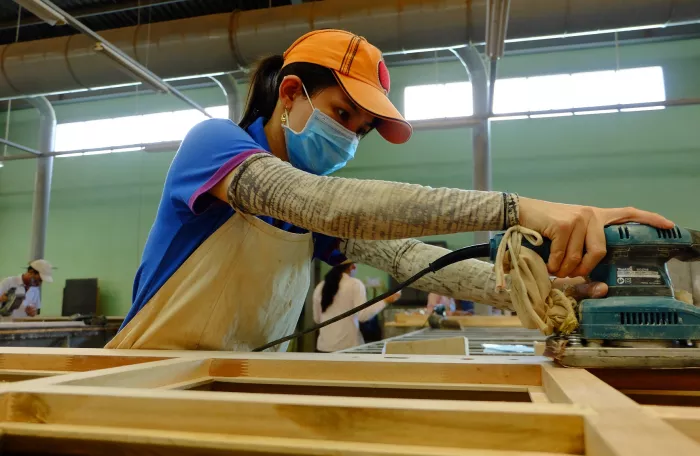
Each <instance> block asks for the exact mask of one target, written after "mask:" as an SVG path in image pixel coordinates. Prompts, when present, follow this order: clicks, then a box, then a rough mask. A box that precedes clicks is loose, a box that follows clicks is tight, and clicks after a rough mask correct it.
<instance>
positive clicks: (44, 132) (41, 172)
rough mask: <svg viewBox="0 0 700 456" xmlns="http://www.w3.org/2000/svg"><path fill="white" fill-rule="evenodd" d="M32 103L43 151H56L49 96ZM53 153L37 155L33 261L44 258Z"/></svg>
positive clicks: (33, 219) (47, 152)
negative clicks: (35, 111)
mask: <svg viewBox="0 0 700 456" xmlns="http://www.w3.org/2000/svg"><path fill="white" fill-rule="evenodd" d="M28 100H29V102H30V103H31V104H32V105H33V106H34V107H35V108H36V109H38V110H39V151H40V152H41V153H42V154H49V153H51V152H53V148H54V139H55V136H56V113H55V112H54V110H53V106H51V103H49V101H48V100H47V99H46V98H45V97H36V98H29V99H28ZM52 175H53V156H50V155H46V156H41V157H39V158H37V161H36V177H35V180H34V203H33V206H32V240H31V250H30V254H29V261H33V260H37V259H40V258H44V247H45V245H46V226H47V223H48V219H49V199H50V198H51V177H52Z"/></svg>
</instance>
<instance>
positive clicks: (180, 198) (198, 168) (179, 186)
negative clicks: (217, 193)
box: [164, 119, 267, 214]
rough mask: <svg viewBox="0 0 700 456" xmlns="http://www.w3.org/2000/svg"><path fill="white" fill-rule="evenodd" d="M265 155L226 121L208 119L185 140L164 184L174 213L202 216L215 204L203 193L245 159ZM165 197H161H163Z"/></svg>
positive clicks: (247, 136)
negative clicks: (174, 209) (174, 210)
mask: <svg viewBox="0 0 700 456" xmlns="http://www.w3.org/2000/svg"><path fill="white" fill-rule="evenodd" d="M264 152H267V151H266V150H264V149H263V147H262V146H260V145H259V144H258V143H256V142H255V141H254V140H253V138H252V137H251V136H250V135H249V134H248V133H247V132H246V131H245V130H243V129H242V128H241V127H239V126H238V125H236V124H235V123H233V122H232V121H230V120H228V119H209V120H205V121H203V122H200V123H199V124H197V125H195V126H194V127H193V128H192V129H191V130H190V131H189V132H188V133H187V135H186V136H185V139H184V140H183V141H182V144H181V145H180V148H179V149H178V151H177V154H176V155H175V158H174V159H173V162H172V164H171V165H170V170H169V171H168V176H167V178H166V181H165V191H166V192H168V194H169V196H170V199H171V200H172V201H173V203H174V205H175V207H176V208H177V209H178V210H184V211H186V210H189V211H191V212H192V213H194V214H200V213H202V212H204V211H205V210H206V209H207V208H208V207H209V206H211V205H212V204H214V203H215V202H217V200H216V198H214V197H213V196H211V195H209V194H208V193H207V192H208V191H209V190H211V189H212V188H213V187H214V186H216V184H218V183H219V182H220V181H221V179H223V178H224V177H226V175H228V174H229V173H230V172H231V171H233V170H234V169H235V168H236V167H237V166H238V165H240V164H241V163H243V161H245V159H246V158H248V157H249V156H251V155H253V154H256V153H264ZM164 196H165V195H164Z"/></svg>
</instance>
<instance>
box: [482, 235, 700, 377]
mask: <svg viewBox="0 0 700 456" xmlns="http://www.w3.org/2000/svg"><path fill="white" fill-rule="evenodd" d="M502 237H503V235H502V234H499V235H496V236H495V237H494V238H493V239H492V240H491V246H490V251H491V259H492V260H493V259H495V255H496V251H497V249H498V245H499V244H500V242H501V239H502ZM605 238H606V242H607V254H606V256H605V258H604V259H603V260H602V261H601V262H600V263H599V264H598V265H597V266H596V267H595V269H594V270H593V271H592V273H591V275H590V278H591V280H594V281H597V282H605V283H606V284H607V285H608V290H609V291H608V295H607V296H606V297H605V298H602V299H584V300H583V301H581V302H580V304H579V308H578V318H579V328H578V330H577V331H576V332H575V333H573V334H570V335H568V336H564V335H562V334H554V335H552V336H551V337H549V339H548V340H547V347H546V351H545V354H546V355H548V356H550V357H552V358H553V359H555V360H556V361H558V362H559V363H560V364H563V365H565V366H572V367H631V368H632V367H634V368H638V367H665V368H672V367H700V308H698V307H695V306H693V305H690V304H686V303H684V302H681V301H679V300H677V299H675V298H674V291H673V285H672V284H671V280H670V279H669V276H668V269H667V266H666V263H667V262H668V261H669V260H671V259H673V258H675V259H678V260H681V261H700V231H693V230H688V229H684V228H679V227H674V228H673V229H669V230H659V229H656V228H652V227H650V226H647V225H639V224H632V223H629V224H624V225H611V226H608V227H606V228H605ZM523 245H524V246H526V247H529V248H531V249H532V250H534V251H535V252H537V253H538V254H539V255H540V256H541V257H542V258H543V259H544V260H545V261H547V259H548V258H549V249H550V247H551V243H550V241H548V240H545V242H544V243H543V244H542V245H541V246H537V247H535V246H532V245H529V244H528V243H526V242H523Z"/></svg>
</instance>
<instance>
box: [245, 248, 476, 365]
mask: <svg viewBox="0 0 700 456" xmlns="http://www.w3.org/2000/svg"><path fill="white" fill-rule="evenodd" d="M489 253H490V245H489V244H477V245H471V246H469V247H464V248H461V249H458V250H455V251H453V252H450V253H447V254H445V255H443V256H441V257H440V258H438V259H437V260H435V261H433V262H432V263H430V264H429V265H428V266H427V267H426V268H425V269H422V270H420V271H419V272H418V273H416V274H414V275H413V276H411V277H410V278H408V279H406V280H405V281H403V282H401V283H400V284H398V285H396V286H395V287H394V288H393V289H391V290H389V291H387V292H386V293H382V294H380V295H379V296H377V297H375V298H372V299H370V300H369V301H367V302H366V303H364V304H362V305H359V306H357V307H355V308H354V309H351V310H348V311H347V312H344V313H342V314H340V315H336V316H335V317H333V318H331V319H330V320H326V321H324V322H322V323H318V324H315V325H313V326H309V327H308V328H306V329H302V330H299V331H296V332H295V333H293V334H290V335H288V336H284V337H281V338H279V339H276V340H273V341H272V342H268V343H266V344H265V345H261V346H260V347H257V348H255V349H253V351H254V352H261V351H263V350H267V349H268V348H272V347H274V346H275V345H279V344H281V343H284V342H287V341H289V340H292V339H296V338H299V337H301V336H303V335H305V334H309V333H311V332H314V331H316V330H318V329H321V328H324V327H326V326H328V325H330V324H333V323H335V322H337V321H340V320H342V319H344V318H347V317H349V316H351V315H353V314H355V313H357V312H359V311H361V310H362V309H366V308H367V307H369V306H371V305H373V304H376V303H378V302H379V301H382V300H384V299H386V298H388V297H389V296H391V295H393V294H395V293H397V292H399V291H401V290H402V289H404V288H406V287H407V286H409V285H411V284H412V283H413V282H415V281H416V280H418V279H420V278H421V277H423V276H425V275H427V274H429V273H431V272H437V271H439V270H440V269H442V268H444V267H447V266H449V265H451V264H454V263H457V262H460V261H464V260H468V259H471V258H481V257H487V256H489Z"/></svg>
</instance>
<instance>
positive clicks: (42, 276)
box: [39, 273, 53, 283]
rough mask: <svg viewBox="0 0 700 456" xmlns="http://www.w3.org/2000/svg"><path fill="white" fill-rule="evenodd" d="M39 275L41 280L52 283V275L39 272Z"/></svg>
mask: <svg viewBox="0 0 700 456" xmlns="http://www.w3.org/2000/svg"><path fill="white" fill-rule="evenodd" d="M39 277H41V281H42V282H46V283H52V282H53V277H52V276H50V275H46V274H41V273H39Z"/></svg>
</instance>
